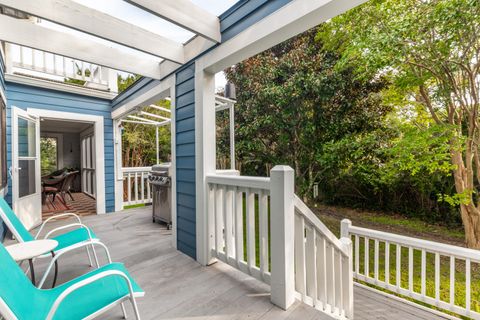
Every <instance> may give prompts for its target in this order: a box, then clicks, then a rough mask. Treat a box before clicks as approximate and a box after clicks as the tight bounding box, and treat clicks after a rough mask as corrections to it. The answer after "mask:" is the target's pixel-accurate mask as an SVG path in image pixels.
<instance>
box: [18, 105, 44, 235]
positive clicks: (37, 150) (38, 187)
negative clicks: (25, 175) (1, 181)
mask: <svg viewBox="0 0 480 320" xmlns="http://www.w3.org/2000/svg"><path fill="white" fill-rule="evenodd" d="M22 113H26V114H27V115H32V116H34V117H37V115H36V114H33V113H30V112H28V111H26V110H24V109H22V108H19V107H16V106H12V117H11V118H12V119H11V121H12V140H11V141H12V142H11V143H12V145H11V147H12V164H11V170H12V171H11V175H12V209H13V210H14V212H16V214H17V215H18V214H19V208H18V207H17V205H18V201H19V200H20V199H25V198H34V197H37V198H38V199H37V200H38V201H40V202H41V201H42V200H41V199H42V197H41V192H42V191H41V189H42V185H41V182H40V179H41V170H40V168H41V166H40V119H39V118H38V119H36V120H35V121H36V128H35V154H36V163H35V193H33V194H30V195H27V196H24V197H22V198H20V195H19V188H18V187H19V173H18V168H17V167H18V162H19V160H20V159H19V158H20V156H19V154H18V118H25V116H24V115H22ZM31 120H33V119H31ZM39 205H41V203H39ZM41 223H42V212H41V210H40V217H39V221H38V222H35V223H34V225H32V226H27V228H28V229H32V228H35V227H36V226H38V225H39V224H41Z"/></svg>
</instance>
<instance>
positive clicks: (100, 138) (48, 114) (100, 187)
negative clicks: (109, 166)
mask: <svg viewBox="0 0 480 320" xmlns="http://www.w3.org/2000/svg"><path fill="white" fill-rule="evenodd" d="M27 112H28V113H31V114H33V115H35V116H38V117H40V118H47V119H54V120H64V121H71V122H90V123H92V124H93V126H94V129H93V130H94V137H95V167H96V170H95V190H96V193H97V194H96V200H97V214H104V213H106V205H105V202H106V201H105V146H104V141H105V140H104V121H103V120H104V119H103V117H102V116H95V115H89V114H82V113H74V112H63V111H52V110H46V109H38V108H27ZM39 141H40V140H39ZM40 174H41V173H40V171H39V172H38V175H40ZM39 178H40V177H39Z"/></svg>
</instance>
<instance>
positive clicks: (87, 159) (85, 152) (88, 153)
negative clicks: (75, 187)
mask: <svg viewBox="0 0 480 320" xmlns="http://www.w3.org/2000/svg"><path fill="white" fill-rule="evenodd" d="M81 146H82V149H81V153H82V159H81V167H82V192H85V193H86V194H88V195H90V196H92V197H94V198H96V194H97V193H96V188H95V186H96V181H95V180H96V172H95V161H96V160H95V137H94V136H93V134H89V135H87V136H84V137H82V140H81Z"/></svg>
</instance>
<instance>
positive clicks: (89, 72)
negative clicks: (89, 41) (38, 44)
mask: <svg viewBox="0 0 480 320" xmlns="http://www.w3.org/2000/svg"><path fill="white" fill-rule="evenodd" d="M8 49H9V50H8V52H9V57H8V58H9V59H10V61H11V62H10V63H11V65H12V67H14V68H17V69H23V70H26V71H35V72H38V73H42V74H48V75H52V76H58V77H62V78H71V79H76V80H80V81H85V82H86V84H87V85H88V84H94V85H97V86H103V87H105V89H108V86H109V81H108V80H109V77H108V72H109V71H108V68H104V67H101V66H98V65H96V64H92V63H88V62H84V61H80V60H75V59H72V58H67V57H64V56H60V55H57V54H53V53H48V52H45V51H41V50H36V49H31V48H27V47H23V46H19V45H13V44H9V48H8Z"/></svg>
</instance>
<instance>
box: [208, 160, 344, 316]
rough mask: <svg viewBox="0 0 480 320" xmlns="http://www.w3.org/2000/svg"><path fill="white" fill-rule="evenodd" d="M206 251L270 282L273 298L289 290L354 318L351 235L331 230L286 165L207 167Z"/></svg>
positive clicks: (284, 298)
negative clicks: (263, 169)
mask: <svg viewBox="0 0 480 320" xmlns="http://www.w3.org/2000/svg"><path fill="white" fill-rule="evenodd" d="M206 181H207V184H208V193H207V209H208V221H210V222H209V226H210V228H211V230H210V234H211V239H210V240H211V241H210V246H211V254H212V257H213V258H217V259H219V260H221V261H223V262H225V263H228V264H229V265H231V266H232V267H234V268H237V269H239V270H240V271H242V272H244V273H246V274H249V275H251V276H253V277H254V278H256V279H258V280H260V281H263V282H265V283H267V284H269V285H270V286H271V299H272V302H273V303H275V304H277V305H278V306H280V307H282V308H288V307H289V306H290V305H291V303H292V302H293V301H294V299H295V298H297V299H300V300H302V301H304V302H306V303H308V304H310V305H311V306H314V307H316V308H317V309H319V310H321V311H323V312H325V313H327V314H329V315H330V316H333V317H335V318H338V319H352V318H353V277H352V271H351V270H352V269H351V266H352V255H351V241H350V240H349V239H348V238H346V239H342V240H339V239H338V238H336V237H335V236H334V235H333V234H332V233H331V232H330V231H329V230H328V229H327V228H326V227H325V225H323V224H322V223H321V222H320V220H319V219H318V218H317V217H316V216H315V215H314V214H313V213H312V212H311V211H310V210H309V209H308V208H307V206H306V205H305V204H304V203H303V202H302V201H301V200H300V199H299V198H298V197H296V196H295V195H294V193H293V190H294V186H293V184H294V181H293V170H291V168H286V167H275V168H273V170H272V171H271V178H259V177H246V176H232V175H210V176H207V178H206Z"/></svg>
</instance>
